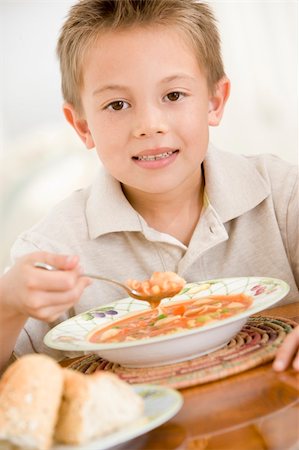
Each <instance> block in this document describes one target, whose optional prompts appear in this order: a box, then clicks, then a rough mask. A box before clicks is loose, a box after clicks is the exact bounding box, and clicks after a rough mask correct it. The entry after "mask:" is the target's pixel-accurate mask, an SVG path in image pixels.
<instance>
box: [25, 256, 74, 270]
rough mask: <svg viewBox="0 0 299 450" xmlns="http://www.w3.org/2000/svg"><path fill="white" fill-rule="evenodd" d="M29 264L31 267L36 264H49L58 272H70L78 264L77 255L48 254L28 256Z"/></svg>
mask: <svg viewBox="0 0 299 450" xmlns="http://www.w3.org/2000/svg"><path fill="white" fill-rule="evenodd" d="M30 262H31V263H32V265H34V263H36V262H41V263H44V264H50V265H51V266H54V267H56V269H60V270H72V269H74V268H75V267H76V266H77V265H78V262H79V257H78V256H77V255H59V254H56V253H49V252H35V253H32V254H31V255H30Z"/></svg>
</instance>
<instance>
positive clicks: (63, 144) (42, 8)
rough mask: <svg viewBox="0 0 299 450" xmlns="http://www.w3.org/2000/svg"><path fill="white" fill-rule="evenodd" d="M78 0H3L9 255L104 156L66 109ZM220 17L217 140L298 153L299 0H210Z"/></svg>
mask: <svg viewBox="0 0 299 450" xmlns="http://www.w3.org/2000/svg"><path fill="white" fill-rule="evenodd" d="M73 3H74V1H73V0H0V38H1V40H0V45H1V47H0V55H1V60H2V61H1V66H2V67H1V74H0V75H1V79H0V145H1V148H0V152H1V153H0V156H1V168H0V171H1V236H0V245H1V247H0V248H1V249H2V250H1V255H0V256H1V257H0V269H2V268H3V267H4V266H5V265H6V264H7V263H8V250H9V248H10V246H11V244H12V242H13V241H14V239H15V237H16V236H17V234H18V233H19V232H20V231H21V230H23V229H25V228H28V227H29V226H31V225H32V224H33V223H35V222H36V221H37V220H38V219H39V218H40V217H42V216H43V215H44V214H45V213H46V212H47V211H48V209H49V208H50V207H51V206H52V205H53V204H55V203H57V202H58V201H59V200H60V199H62V198H64V197H65V196H66V195H68V194H69V193H70V192H72V191H73V190H74V189H77V188H80V187H82V186H85V185H87V184H88V183H89V182H90V180H91V179H92V178H93V175H94V172H95V167H96V164H95V161H96V155H95V154H94V152H93V151H92V152H90V151H87V150H85V148H84V147H83V144H81V142H80V141H79V139H78V138H77V136H75V133H74V132H73V131H72V130H71V128H70V127H69V125H68V124H67V123H66V121H65V119H64V117H63V114H62V110H61V103H62V100H61V93H60V77H59V68H58V63H57V60H56V56H55V46H56V41H57V36H58V33H59V29H60V27H61V25H62V22H63V20H64V18H65V16H66V14H67V11H68V9H69V7H70V5H72V4H73ZM209 3H210V4H211V5H212V7H213V9H214V12H215V15H216V17H217V19H218V22H219V29H220V33H221V36H222V50H223V58H224V62H225V69H226V72H227V75H228V76H229V78H230V79H231V82H232V91H231V97H230V100H229V102H228V104H227V107H226V112H225V115H224V118H223V121H222V124H221V126H220V127H218V128H211V140H212V142H213V143H214V144H215V145H217V146H218V147H220V148H222V149H226V150H230V151H232V152H236V153H243V154H255V153H264V152H268V153H274V154H276V155H278V156H280V157H282V158H284V159H286V160H288V161H290V162H292V163H295V164H296V163H297V162H298V134H297V133H298V109H297V105H298V85H297V77H298V61H297V57H298V4H297V1H295V0H294V1H292V0H281V1H279V0H277V1H268V0H260V1H258V0H255V1H242V0H238V1H213V2H209Z"/></svg>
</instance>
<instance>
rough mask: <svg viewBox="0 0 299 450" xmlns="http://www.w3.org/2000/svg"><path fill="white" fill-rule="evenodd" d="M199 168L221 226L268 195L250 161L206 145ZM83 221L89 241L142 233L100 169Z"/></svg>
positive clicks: (118, 186)
mask: <svg viewBox="0 0 299 450" xmlns="http://www.w3.org/2000/svg"><path fill="white" fill-rule="evenodd" d="M203 167H204V176H205V193H206V196H207V198H208V201H209V203H210V204H211V205H212V207H213V208H214V210H215V212H216V213H217V214H218V216H219V218H220V220H221V221H222V222H223V223H225V222H227V221H229V220H231V219H234V218H235V217H238V216H240V215H241V214H243V213H245V212H246V211H249V210H250V209H252V208H254V207H255V206H257V205H258V204H259V203H261V202H262V201H263V200H264V199H265V198H266V197H267V196H268V195H269V187H268V186H267V184H266V182H265V180H264V179H263V177H262V176H261V175H260V173H259V172H258V170H257V168H256V166H255V165H254V164H253V163H252V162H251V160H250V158H246V157H244V156H240V155H236V154H233V153H228V152H224V151H221V150H218V149H216V148H214V147H213V146H211V145H210V146H209V149H208V152H207V155H206V158H205V160H204V163H203ZM86 218H87V224H88V229H89V236H90V238H91V239H95V238H97V237H98V236H101V235H104V234H107V233H113V232H122V231H136V232H144V228H145V224H144V221H143V220H142V218H141V217H140V215H139V214H138V213H137V212H136V211H135V210H134V208H133V207H132V206H131V204H130V203H129V202H128V200H127V199H126V197H125V195H124V193H123V191H122V188H121V184H120V183H119V182H118V181H117V180H115V179H114V178H113V177H112V176H111V175H109V174H108V173H107V172H106V171H105V169H104V168H103V167H101V168H100V170H99V172H98V174H97V176H96V178H95V180H94V182H93V184H92V185H91V187H90V191H89V196H88V199H87V204H86Z"/></svg>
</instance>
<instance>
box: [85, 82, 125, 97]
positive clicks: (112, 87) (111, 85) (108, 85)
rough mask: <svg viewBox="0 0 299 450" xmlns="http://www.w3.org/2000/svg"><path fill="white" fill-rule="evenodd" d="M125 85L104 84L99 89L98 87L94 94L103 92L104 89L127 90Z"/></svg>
mask: <svg viewBox="0 0 299 450" xmlns="http://www.w3.org/2000/svg"><path fill="white" fill-rule="evenodd" d="M126 89H128V88H126V87H125V86H122V85H121V84H107V85H106V86H102V87H100V88H99V89H96V90H95V91H93V93H92V95H98V94H101V93H102V92H104V91H117V90H126Z"/></svg>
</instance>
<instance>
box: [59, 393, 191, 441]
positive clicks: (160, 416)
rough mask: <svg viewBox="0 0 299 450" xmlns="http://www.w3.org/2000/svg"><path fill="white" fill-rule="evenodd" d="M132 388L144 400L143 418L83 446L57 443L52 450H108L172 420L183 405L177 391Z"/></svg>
mask: <svg viewBox="0 0 299 450" xmlns="http://www.w3.org/2000/svg"><path fill="white" fill-rule="evenodd" d="M132 388H133V389H134V390H135V392H137V393H138V394H139V395H140V396H141V397H142V398H143V401H144V413H143V416H142V417H140V418H139V419H137V420H135V421H134V422H132V423H130V424H128V425H126V426H125V427H123V428H121V429H119V430H116V431H114V432H112V433H109V434H107V435H106V436H101V437H100V438H98V439H93V440H92V441H90V442H87V443H85V444H84V445H83V444H82V446H81V445H65V444H58V443H57V444H56V445H54V446H53V447H52V449H51V450H106V449H108V448H111V447H114V446H115V445H119V444H123V443H124V442H127V441H129V440H131V439H134V438H136V437H137V436H141V435H142V434H144V433H147V432H148V431H150V430H153V429H154V428H157V427H158V426H160V425H162V424H163V423H165V422H166V421H167V420H169V419H171V418H172V417H173V416H174V415H175V414H176V413H177V412H178V411H179V410H180V409H181V407H182V405H183V397H182V395H181V394H180V393H179V392H178V391H176V390H175V389H171V388H165V387H163V386H154V385H150V384H135V385H134V386H132Z"/></svg>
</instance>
